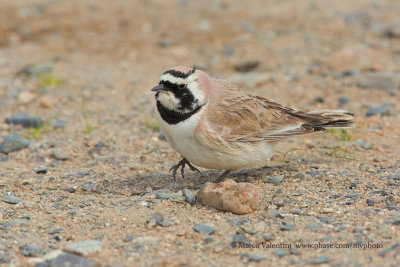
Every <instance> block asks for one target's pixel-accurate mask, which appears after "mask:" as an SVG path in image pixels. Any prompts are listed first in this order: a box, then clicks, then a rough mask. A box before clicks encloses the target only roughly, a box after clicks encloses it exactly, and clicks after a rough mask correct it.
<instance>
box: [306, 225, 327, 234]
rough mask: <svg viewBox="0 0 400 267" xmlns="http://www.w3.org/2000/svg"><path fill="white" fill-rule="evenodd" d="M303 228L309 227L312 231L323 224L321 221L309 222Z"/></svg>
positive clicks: (318, 228) (315, 230)
mask: <svg viewBox="0 0 400 267" xmlns="http://www.w3.org/2000/svg"><path fill="white" fill-rule="evenodd" d="M305 228H307V229H310V230H311V231H313V232H317V231H318V230H320V229H321V228H323V225H322V224H321V223H309V224H306V225H305Z"/></svg>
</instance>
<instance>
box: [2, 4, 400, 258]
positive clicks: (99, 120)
mask: <svg viewBox="0 0 400 267" xmlns="http://www.w3.org/2000/svg"><path fill="white" fill-rule="evenodd" d="M399 13H400V2H398V1H389V0H383V1H377V0H375V1H372V0H352V1H349V0H347V1H342V0H339V1H335V2H334V3H333V2H332V3H330V2H329V1H295V0H290V1H289V0H288V1H275V0H270V1H261V0H260V1H250V2H249V3H244V1H189V0H179V1H178V0H177V1H172V0H171V1H128V0H117V1H95V0H92V1H90V0H83V1H82V0H71V1H53V0H40V1H33V0H24V1H22V0H20V1H8V0H0V136H1V140H3V138H6V137H7V136H9V135H11V134H19V135H20V136H22V137H23V138H25V139H27V140H28V141H29V142H30V144H29V147H28V148H25V149H22V150H19V151H16V152H12V153H9V154H1V153H0V192H1V194H0V197H1V198H2V199H3V201H0V229H1V230H0V264H1V263H3V264H4V265H14V266H26V265H27V264H30V265H31V266H34V265H35V263H34V262H35V261H38V259H40V258H42V257H43V256H44V255H45V254H46V253H49V252H52V251H55V250H64V251H66V250H68V249H67V247H68V245H70V244H74V243H76V242H80V241H85V240H97V241H99V242H98V244H100V246H99V247H96V248H92V250H93V251H92V252H90V253H88V254H84V256H82V258H80V259H81V260H82V259H87V261H85V263H84V264H83V265H82V266H92V265H93V264H97V265H99V266H159V265H163V266H181V265H185V266H205V265H206V266H207V265H208V266H233V265H246V264H247V265H251V266H266V265H271V266H272V265H277V264H279V265H290V264H291V265H300V266H304V265H316V264H322V265H324V266H378V265H379V266H396V265H397V264H398V262H399V261H400V256H399V255H400V243H399V242H400V234H399V230H400V195H399V191H400V167H399V166H400V154H399V148H400V145H399V140H400V137H399V136H400V113H399V107H398V105H397V102H398V99H399V92H398V91H399V89H400V87H399V85H400V78H399V76H400V32H399V31H400V30H399V29H400V21H399V15H398V14H399ZM250 63H252V64H250ZM176 65H188V66H197V67H198V68H201V69H204V70H205V71H207V72H208V73H210V74H211V75H212V76H214V77H219V78H224V79H228V80H231V81H233V82H234V83H236V84H238V85H239V86H241V87H242V88H243V89H245V90H248V91H251V92H252V93H254V94H257V95H260V96H263V97H267V98H271V99H274V100H276V101H278V102H280V103H282V104H286V105H288V106H292V107H296V108H298V109H303V110H314V109H322V108H330V109H332V108H341V109H347V110H350V111H352V112H354V113H355V121H356V127H355V128H353V129H351V130H348V131H347V132H339V131H336V132H325V133H322V134H314V135H308V136H302V137H299V138H296V139H291V140H287V141H283V142H281V143H280V144H279V146H278V148H277V150H278V152H277V153H276V155H275V156H274V157H273V159H272V160H271V162H270V164H269V166H268V167H265V168H261V169H252V170H245V171H242V172H240V173H236V174H234V175H232V176H231V178H234V179H236V180H237V181H242V182H243V181H247V182H251V183H253V184H255V185H257V186H258V187H259V194H260V206H259V209H258V210H257V211H256V212H254V213H252V214H249V215H242V216H240V215H234V214H231V213H229V212H221V211H217V210H214V209H212V208H209V207H204V206H202V205H200V204H199V203H196V204H195V205H193V206H191V205H189V204H188V203H187V202H186V201H185V199H184V198H183V197H181V196H180V192H181V190H182V189H183V188H187V189H190V190H191V191H192V192H193V193H194V194H195V193H196V191H197V190H198V188H200V187H201V185H202V184H203V183H205V182H207V181H212V180H214V179H215V178H216V177H217V175H219V174H220V173H219V172H216V171H213V170H203V171H204V174H205V176H204V178H203V179H200V177H199V176H198V174H197V173H193V172H189V171H188V172H187V175H186V177H185V179H184V180H183V179H181V178H180V177H179V179H177V181H176V182H174V180H173V179H172V177H171V175H170V174H169V173H168V170H169V168H170V167H171V166H172V164H173V163H175V162H177V161H178V160H179V159H180V155H179V154H178V153H176V152H175V151H174V150H173V149H172V148H171V147H170V146H169V144H168V143H167V142H166V141H164V140H163V138H162V136H161V137H160V133H159V131H158V125H157V123H156V120H155V117H154V104H155V101H154V96H153V94H152V93H151V92H149V89H150V88H152V87H153V86H154V85H156V84H157V83H158V79H159V76H160V75H161V73H162V72H163V71H165V70H167V69H168V68H170V67H172V66H176ZM246 65H253V67H254V68H250V69H246V68H245V69H246V70H248V72H243V70H242V69H243V66H246ZM241 67H242V68H241ZM238 69H239V70H238ZM382 77H384V78H383V79H382ZM366 87H371V88H366ZM384 104H386V106H383V108H382V105H384ZM376 107H381V110H378V111H376V110H374V109H371V108H376ZM382 109H383V110H382ZM21 113H25V114H29V115H34V116H39V117H41V118H42V119H43V120H44V122H45V123H44V125H43V126H41V127H39V128H36V129H34V128H22V127H21V126H16V125H11V124H7V123H5V119H6V118H9V117H11V116H12V115H15V114H21ZM367 113H368V114H369V115H368V116H367ZM375 113H376V114H375ZM62 121H64V122H66V124H65V125H64V126H63V127H60V125H58V124H60V122H62ZM57 123H58V124H57ZM55 125H56V126H57V127H55ZM1 140H0V141H1ZM55 151H56V152H55ZM57 153H61V154H64V155H62V156H65V157H66V158H67V159H64V160H63V159H61V158H63V157H61V156H60V155H59V156H55V155H54V154H57ZM57 158H58V159H57ZM40 168H44V170H42V173H41V171H40ZM38 169H39V170H38ZM274 175H281V176H283V177H284V179H283V181H282V182H281V183H277V184H272V183H267V182H265V181H266V179H267V177H270V176H274ZM160 190H161V191H160ZM159 192H164V193H165V192H166V193H167V194H169V193H171V194H173V195H167V196H166V198H167V199H161V198H162V197H160V196H159V195H157V193H159ZM276 192H281V193H280V194H279V197H280V198H282V200H283V203H281V204H278V205H277V203H278V202H274V201H273V200H272V197H273V195H274V194H275V193H276ZM7 196H14V197H17V198H18V201H16V202H18V203H17V204H10V203H8V202H7V198H5V197H7ZM4 200H6V201H4ZM274 203H275V204H274ZM155 212H160V213H161V214H162V215H163V216H164V218H165V220H166V221H168V223H167V224H166V225H165V226H158V225H154V223H150V224H147V223H146V220H148V219H149V218H150V217H151V216H153V214H154V213H155ZM196 224H209V225H211V226H212V227H213V228H214V230H215V232H214V233H213V234H211V235H206V234H203V233H198V232H196V231H194V230H193V226H194V225H196ZM57 229H61V230H57ZM55 230H57V231H55ZM233 241H242V242H243V243H244V244H246V245H247V246H250V247H251V248H250V247H247V248H243V247H238V244H239V243H234V244H233V245H232V242H233ZM267 244H278V245H279V244H283V245H282V246H283V247H281V248H267V247H265V248H264V247H263V245H264V246H266V245H267ZM299 244H303V245H305V246H309V247H308V248H307V247H297V248H296V246H299ZM307 244H308V245H307ZM235 245H236V247H235ZM289 245H290V246H291V248H290V247H289ZM329 246H330V247H329ZM346 246H347V247H346ZM68 255H70V254H68ZM46 264H51V261H48V262H47V263H46ZM52 264H53V265H54V264H55V263H54V262H53V263H52ZM90 264H92V265H90ZM56 265H57V264H56ZM42 266H46V265H42ZM47 266H49V265H47Z"/></svg>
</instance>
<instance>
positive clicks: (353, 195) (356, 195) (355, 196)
mask: <svg viewBox="0 0 400 267" xmlns="http://www.w3.org/2000/svg"><path fill="white" fill-rule="evenodd" d="M359 196H360V194H348V195H345V197H347V198H358V197H359Z"/></svg>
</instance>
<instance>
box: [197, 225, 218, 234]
mask: <svg viewBox="0 0 400 267" xmlns="http://www.w3.org/2000/svg"><path fill="white" fill-rule="evenodd" d="M193 230H195V231H196V232H198V233H202V234H206V235H212V234H213V233H214V232H215V229H214V227H213V226H211V225H208V224H196V225H195V226H193Z"/></svg>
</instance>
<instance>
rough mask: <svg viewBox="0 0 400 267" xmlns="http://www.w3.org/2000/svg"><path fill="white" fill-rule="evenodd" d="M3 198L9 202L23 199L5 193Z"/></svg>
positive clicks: (18, 201)
mask: <svg viewBox="0 0 400 267" xmlns="http://www.w3.org/2000/svg"><path fill="white" fill-rule="evenodd" d="M2 200H3V201H4V202H6V203H8V204H18V203H20V202H22V201H23V200H22V198H19V197H15V196H13V195H5V196H4V197H3V199H2Z"/></svg>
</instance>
